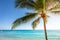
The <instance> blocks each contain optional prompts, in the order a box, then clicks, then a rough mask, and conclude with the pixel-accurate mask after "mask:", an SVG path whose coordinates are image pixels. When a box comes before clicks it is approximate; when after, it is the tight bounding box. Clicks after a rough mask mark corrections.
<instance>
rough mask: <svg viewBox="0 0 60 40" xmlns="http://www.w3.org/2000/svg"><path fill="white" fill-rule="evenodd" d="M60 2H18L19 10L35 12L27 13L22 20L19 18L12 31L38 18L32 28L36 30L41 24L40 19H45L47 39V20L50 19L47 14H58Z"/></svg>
mask: <svg viewBox="0 0 60 40" xmlns="http://www.w3.org/2000/svg"><path fill="white" fill-rule="evenodd" d="M59 2H60V0H16V2H15V3H16V7H17V8H27V9H31V10H32V9H33V10H34V11H35V12H33V13H26V16H24V17H22V18H18V19H17V20H15V21H14V22H13V26H12V27H11V29H14V28H15V27H17V26H18V25H19V24H22V23H26V22H28V21H29V20H31V19H33V18H36V17H38V18H37V19H36V20H34V21H33V22H32V28H33V30H34V29H35V28H36V26H37V24H38V23H39V21H40V19H41V18H42V19H43V23H44V31H45V38H46V40H48V38H47V31H46V22H47V18H48V17H49V16H48V15H47V12H51V13H56V14H57V13H58V12H60V11H58V10H57V11H56V10H55V9H58V8H60V5H59V4H60V3H59Z"/></svg>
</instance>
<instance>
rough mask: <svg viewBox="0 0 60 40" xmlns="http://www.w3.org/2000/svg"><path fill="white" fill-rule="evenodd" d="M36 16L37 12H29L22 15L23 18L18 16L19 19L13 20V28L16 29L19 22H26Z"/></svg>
mask: <svg viewBox="0 0 60 40" xmlns="http://www.w3.org/2000/svg"><path fill="white" fill-rule="evenodd" d="M35 16H37V13H28V15H26V16H24V17H22V18H18V19H17V20H15V21H14V22H13V26H12V28H11V29H14V28H15V27H17V26H18V25H19V24H22V23H26V22H27V21H29V20H31V19H32V18H34V17H35Z"/></svg>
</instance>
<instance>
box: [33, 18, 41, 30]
mask: <svg viewBox="0 0 60 40" xmlns="http://www.w3.org/2000/svg"><path fill="white" fill-rule="evenodd" d="M40 18H41V17H38V18H37V19H36V20H35V21H34V22H33V23H32V28H33V30H34V29H35V28H36V26H37V25H38V23H39V21H40Z"/></svg>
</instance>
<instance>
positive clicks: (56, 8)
mask: <svg viewBox="0 0 60 40" xmlns="http://www.w3.org/2000/svg"><path fill="white" fill-rule="evenodd" d="M58 9H60V5H56V6H55V7H53V8H51V9H49V10H58Z"/></svg>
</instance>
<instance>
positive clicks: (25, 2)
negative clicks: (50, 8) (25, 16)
mask: <svg viewBox="0 0 60 40" xmlns="http://www.w3.org/2000/svg"><path fill="white" fill-rule="evenodd" d="M15 4H16V7H19V8H29V9H33V8H34V9H35V8H37V6H36V4H35V3H34V1H33V2H31V1H29V0H16V2H15Z"/></svg>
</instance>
